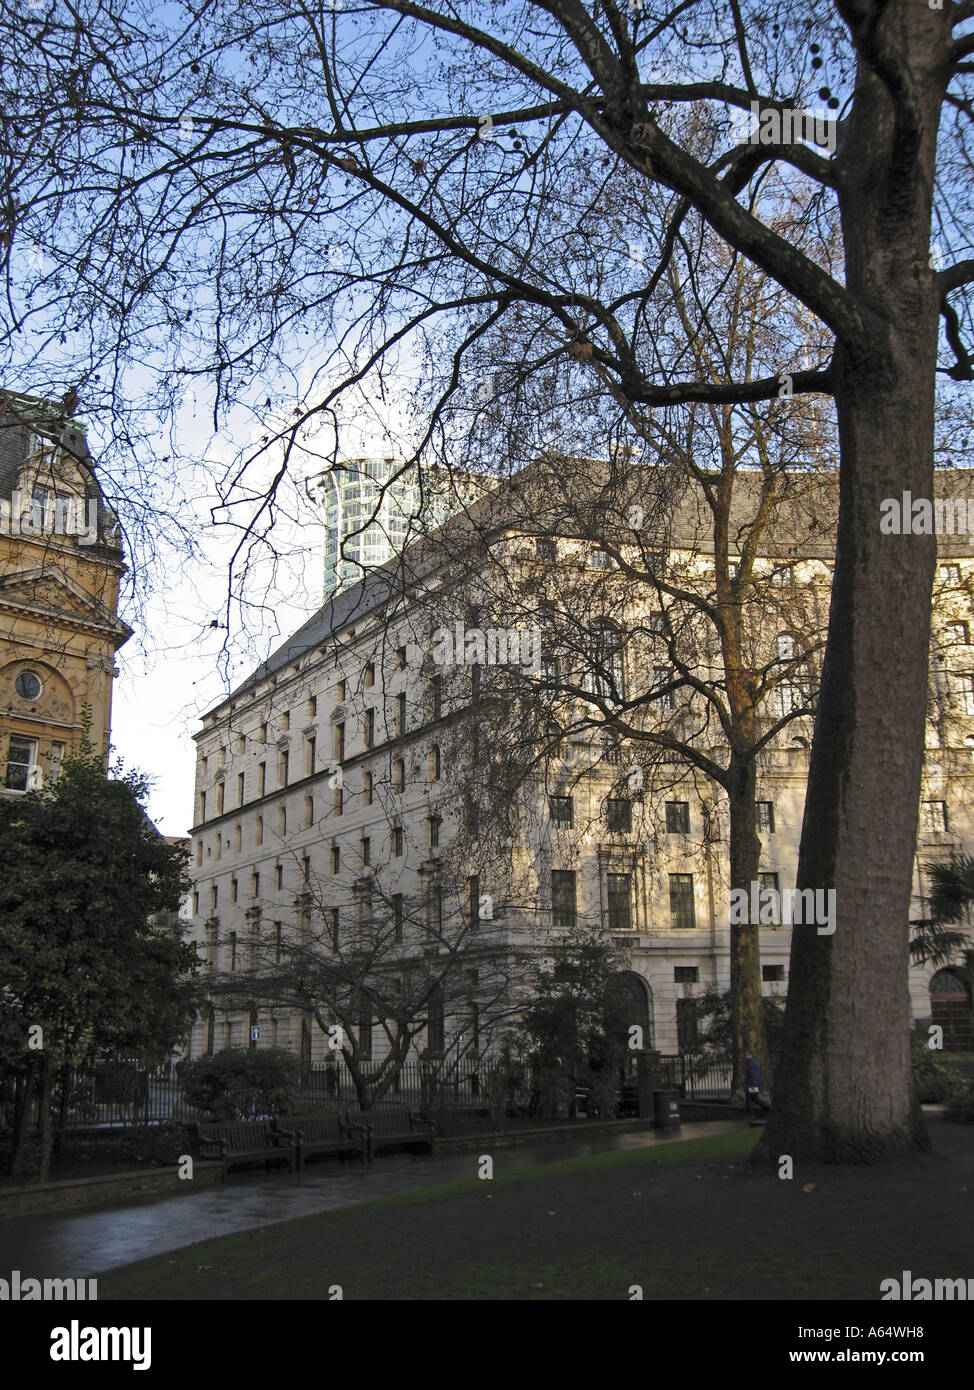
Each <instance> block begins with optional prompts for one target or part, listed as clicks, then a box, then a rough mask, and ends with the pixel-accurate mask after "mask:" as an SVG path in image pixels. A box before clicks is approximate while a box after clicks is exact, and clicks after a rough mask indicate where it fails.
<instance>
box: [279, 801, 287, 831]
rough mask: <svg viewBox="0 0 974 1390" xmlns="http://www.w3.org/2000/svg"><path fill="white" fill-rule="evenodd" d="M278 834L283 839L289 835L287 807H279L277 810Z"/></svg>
mask: <svg viewBox="0 0 974 1390" xmlns="http://www.w3.org/2000/svg"><path fill="white" fill-rule="evenodd" d="M277 833H278V835H280V836H281V837H282V839H283V837H284V836H285V835H286V834H287V807H286V806H278V808H277Z"/></svg>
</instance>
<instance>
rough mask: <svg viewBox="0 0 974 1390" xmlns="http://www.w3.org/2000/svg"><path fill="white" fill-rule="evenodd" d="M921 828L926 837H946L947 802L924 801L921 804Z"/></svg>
mask: <svg viewBox="0 0 974 1390" xmlns="http://www.w3.org/2000/svg"><path fill="white" fill-rule="evenodd" d="M920 828H921V830H922V831H923V833H924V835H946V833H947V803H946V801H922V802H921V803H920Z"/></svg>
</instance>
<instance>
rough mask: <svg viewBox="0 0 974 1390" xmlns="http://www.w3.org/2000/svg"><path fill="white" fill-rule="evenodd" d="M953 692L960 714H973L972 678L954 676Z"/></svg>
mask: <svg viewBox="0 0 974 1390" xmlns="http://www.w3.org/2000/svg"><path fill="white" fill-rule="evenodd" d="M954 691H955V693H956V696H957V707H958V709H959V710H960V712H961V714H963V715H972V714H974V676H971V675H962V676H955V677H954Z"/></svg>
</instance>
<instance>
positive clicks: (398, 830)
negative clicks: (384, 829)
mask: <svg viewBox="0 0 974 1390" xmlns="http://www.w3.org/2000/svg"><path fill="white" fill-rule="evenodd" d="M392 853H393V855H394V856H395V857H396V858H397V859H398V858H399V857H400V855H401V854H402V826H401V825H394V826H393V827H392Z"/></svg>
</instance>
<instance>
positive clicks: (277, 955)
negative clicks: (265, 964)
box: [274, 922, 284, 965]
mask: <svg viewBox="0 0 974 1390" xmlns="http://www.w3.org/2000/svg"><path fill="white" fill-rule="evenodd" d="M283 954H284V928H283V927H282V925H281V923H280V922H275V923H274V964H275V965H280V963H281V956H282V955H283Z"/></svg>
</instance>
